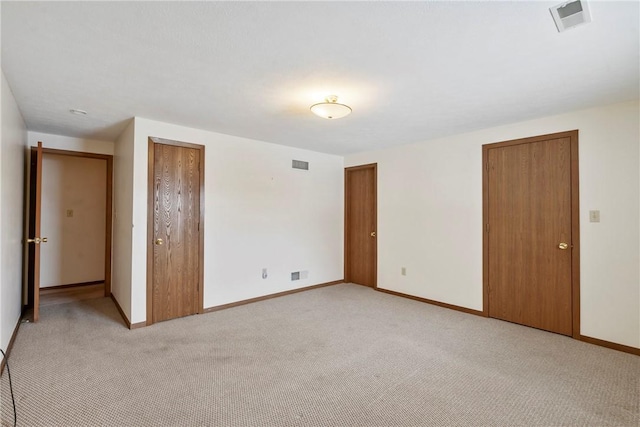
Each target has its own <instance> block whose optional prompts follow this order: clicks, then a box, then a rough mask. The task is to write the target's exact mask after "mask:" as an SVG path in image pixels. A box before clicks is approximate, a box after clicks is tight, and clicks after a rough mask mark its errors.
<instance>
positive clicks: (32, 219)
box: [25, 142, 47, 322]
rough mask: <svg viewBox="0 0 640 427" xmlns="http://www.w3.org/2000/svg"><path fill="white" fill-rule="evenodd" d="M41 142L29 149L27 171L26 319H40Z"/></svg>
mask: <svg viewBox="0 0 640 427" xmlns="http://www.w3.org/2000/svg"><path fill="white" fill-rule="evenodd" d="M41 211H42V142H38V146H37V147H32V148H31V159H30V170H29V227H28V232H27V238H26V239H25V240H26V242H27V245H28V249H27V253H28V256H27V307H28V310H27V318H30V320H31V321H32V322H37V321H38V319H39V317H40V245H41V244H42V243H46V241H47V238H46V237H44V238H43V237H42V236H41V235H40V234H41V231H40V224H41V214H42V212H41Z"/></svg>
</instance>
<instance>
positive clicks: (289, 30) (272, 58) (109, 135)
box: [1, 1, 640, 154]
mask: <svg viewBox="0 0 640 427" xmlns="http://www.w3.org/2000/svg"><path fill="white" fill-rule="evenodd" d="M555 4H557V2H540V1H537V2H525V1H518V2H100V3H95V2H64V3H59V2H51V3H47V2H15V3H13V2H6V1H3V2H2V4H1V8H2V9H1V13H2V36H1V41H2V69H3V70H4V73H5V75H6V77H7V80H8V82H9V85H10V86H11V88H12V90H13V92H14V95H15V97H16V100H17V102H18V105H19V107H20V109H21V111H22V114H23V115H24V118H25V120H26V123H27V127H28V129H29V130H33V131H39V132H45V133H53V134H60V135H68V136H78V137H89V138H95V139H106V140H115V139H116V137H117V136H118V135H119V134H120V132H121V131H122V130H123V126H125V123H126V122H127V120H128V119H130V118H131V117H133V116H140V117H145V118H149V119H154V120H160V121H164V122H169V123H176V124H181V125H185V126H190V127H196V128H201V129H207V130H211V131H216V132H221V133H226V134H231V135H237V136H243V137H248V138H254V139H259V140H263V141H269V142H274V143H278V144H284V145H290V146H296V147H301V148H307V149H311V150H316V151H321V152H327V153H335V154H346V153H351V152H357V151H362V150H368V149H374V148H381V147H388V146H393V145H399V144H406V143H411V142H416V141H424V140H428V139H431V138H434V137H439V136H445V135H450V134H456V133H461V132H466V131H470V130H474V129H480V128H486V127H492V126H497V125H501V124H507V123H511V122H517V121H522V120H526V119H529V118H535V117H541V116H546V115H551V114H555V113H560V112H564V111H568V110H574V109H580V108H586V107H590V106H595V105H601V104H607V103H615V102H620V101H625V100H631V99H638V97H639V95H638V93H639V90H640V89H639V80H640V78H639V73H640V69H639V64H640V36H639V29H638V28H639V22H640V5H639V3H638V2H635V1H633V2H591V3H590V5H591V15H592V18H593V22H592V23H591V24H588V25H585V26H583V27H579V28H575V29H572V30H569V31H566V32H564V33H558V32H557V31H556V29H555V26H554V23H553V20H552V18H551V15H550V13H549V10H548V8H549V7H550V6H553V5H555ZM330 94H336V95H338V96H339V100H340V102H344V103H346V104H348V105H350V106H351V107H352V108H353V113H352V114H351V115H350V116H348V117H346V118H344V119H339V120H334V121H329V120H324V119H321V118H318V117H316V116H314V115H313V114H311V112H310V111H309V106H310V105H311V104H313V103H316V102H321V101H322V100H323V98H324V97H325V96H327V95H330ZM71 108H79V109H83V110H87V111H88V112H89V114H88V115H87V116H77V115H73V114H71V113H69V109H71Z"/></svg>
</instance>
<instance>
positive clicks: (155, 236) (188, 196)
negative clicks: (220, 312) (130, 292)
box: [147, 138, 204, 324]
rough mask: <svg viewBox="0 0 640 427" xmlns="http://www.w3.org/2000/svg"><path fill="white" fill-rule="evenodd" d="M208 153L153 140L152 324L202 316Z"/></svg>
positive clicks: (149, 315)
mask: <svg viewBox="0 0 640 427" xmlns="http://www.w3.org/2000/svg"><path fill="white" fill-rule="evenodd" d="M203 153H204V147H202V146H196V145H193V144H186V143H178V142H174V141H167V140H160V139H155V138H154V139H150V153H149V155H150V160H151V161H150V166H152V167H151V169H152V171H150V172H151V174H150V175H151V178H152V181H151V188H150V189H149V191H150V201H149V202H150V211H151V212H150V213H151V215H150V221H151V230H150V231H151V232H150V236H149V237H150V240H151V241H150V246H149V248H150V256H151V275H150V276H151V277H149V278H148V279H147V280H148V281H149V284H150V286H151V289H148V294H149V295H148V299H147V323H149V324H150V323H154V322H159V321H162V320H168V319H173V318H177V317H183V316H188V315H191V314H196V313H199V312H202V276H203V274H202V272H203V269H202V267H203V266H202V256H203V246H204V245H203V240H202V233H203V227H202V209H201V208H202V206H203V182H204V181H203V176H204V175H203V167H202V162H203Z"/></svg>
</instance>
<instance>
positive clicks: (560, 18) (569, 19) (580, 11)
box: [549, 0, 591, 33]
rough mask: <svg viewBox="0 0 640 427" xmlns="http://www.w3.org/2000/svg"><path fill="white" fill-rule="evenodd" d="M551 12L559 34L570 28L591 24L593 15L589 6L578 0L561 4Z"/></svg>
mask: <svg viewBox="0 0 640 427" xmlns="http://www.w3.org/2000/svg"><path fill="white" fill-rule="evenodd" d="M549 11H550V12H551V16H553V20H554V21H555V23H556V28H558V32H559V33H561V32H563V31H564V30H568V29H569V28H574V27H577V26H578V25H582V24H586V23H588V22H591V13H590V12H589V5H588V4H587V2H586V1H581V0H577V1H569V2H566V3H560V4H559V5H557V6H554V7H552V8H551V9H549Z"/></svg>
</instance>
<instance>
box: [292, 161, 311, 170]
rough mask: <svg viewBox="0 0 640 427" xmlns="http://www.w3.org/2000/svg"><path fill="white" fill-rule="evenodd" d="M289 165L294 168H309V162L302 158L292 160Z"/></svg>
mask: <svg viewBox="0 0 640 427" xmlns="http://www.w3.org/2000/svg"><path fill="white" fill-rule="evenodd" d="M291 167H292V168H294V169H302V170H306V171H308V170H309V162H305V161H303V160H292V162H291Z"/></svg>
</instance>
